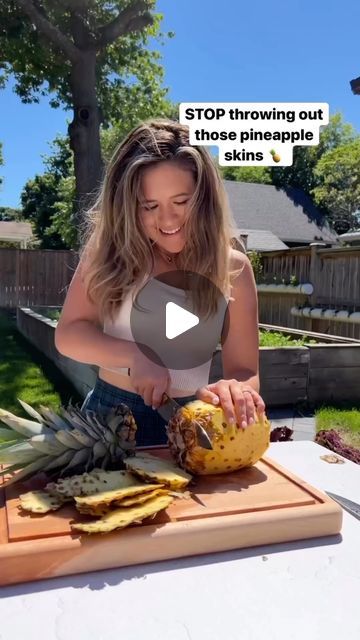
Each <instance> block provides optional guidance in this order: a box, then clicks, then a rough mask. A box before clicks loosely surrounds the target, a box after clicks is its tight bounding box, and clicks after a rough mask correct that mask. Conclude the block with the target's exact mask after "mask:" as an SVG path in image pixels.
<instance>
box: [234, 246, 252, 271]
mask: <svg viewBox="0 0 360 640" xmlns="http://www.w3.org/2000/svg"><path fill="white" fill-rule="evenodd" d="M249 267H250V269H251V262H250V260H249V258H248V257H247V255H246V253H243V252H242V251H239V250H238V249H233V248H230V271H238V270H241V271H242V270H243V269H245V270H248V269H249Z"/></svg>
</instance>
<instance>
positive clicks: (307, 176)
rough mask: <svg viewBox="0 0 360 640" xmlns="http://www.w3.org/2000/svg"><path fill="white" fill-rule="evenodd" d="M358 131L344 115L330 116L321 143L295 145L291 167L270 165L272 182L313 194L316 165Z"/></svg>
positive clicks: (316, 182) (355, 135)
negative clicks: (326, 154)
mask: <svg viewBox="0 0 360 640" xmlns="http://www.w3.org/2000/svg"><path fill="white" fill-rule="evenodd" d="M356 137H357V133H356V131H355V129H354V128H353V126H352V125H351V124H347V123H344V122H343V120H342V115H341V114H340V113H335V114H334V115H332V116H330V118H329V124H328V125H326V126H324V127H321V130H320V136H319V144H318V145H315V146H312V147H294V150H293V164H292V165H291V166H290V167H270V175H271V182H272V184H274V185H275V186H277V187H285V186H290V187H296V188H297V189H302V191H304V192H305V193H307V194H309V195H311V192H312V190H313V189H314V188H315V187H316V186H318V184H319V183H318V178H317V176H316V173H315V167H316V165H317V163H318V162H319V160H320V158H321V157H322V156H323V155H324V153H327V151H330V150H331V149H335V148H337V147H339V146H340V145H343V144H347V143H348V142H352V141H353V140H355V139H356Z"/></svg>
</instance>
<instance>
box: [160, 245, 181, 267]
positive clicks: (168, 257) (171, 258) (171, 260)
mask: <svg viewBox="0 0 360 640" xmlns="http://www.w3.org/2000/svg"><path fill="white" fill-rule="evenodd" d="M155 246H156V248H157V251H158V253H159V254H160V256H161V257H162V258H163V260H165V261H166V262H167V263H168V264H175V258H176V257H177V256H178V255H179V254H178V253H167V252H166V251H164V249H160V248H159V246H158V245H155Z"/></svg>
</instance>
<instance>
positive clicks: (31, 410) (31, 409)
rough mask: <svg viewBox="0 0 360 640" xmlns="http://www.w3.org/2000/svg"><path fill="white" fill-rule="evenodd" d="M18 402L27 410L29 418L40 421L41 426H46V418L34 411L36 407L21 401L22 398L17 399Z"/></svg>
mask: <svg viewBox="0 0 360 640" xmlns="http://www.w3.org/2000/svg"><path fill="white" fill-rule="evenodd" d="M17 401H18V402H20V404H21V406H22V408H23V409H25V411H26V413H28V414H29V416H31V417H32V418H35V420H38V421H39V422H40V423H41V424H44V418H43V417H42V415H41V414H40V413H38V411H36V410H35V409H34V407H31V406H30V405H29V404H27V402H24V400H20V398H17Z"/></svg>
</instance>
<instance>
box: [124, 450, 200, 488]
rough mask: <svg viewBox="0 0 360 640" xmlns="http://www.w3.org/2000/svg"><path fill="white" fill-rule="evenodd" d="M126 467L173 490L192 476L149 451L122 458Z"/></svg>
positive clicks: (185, 485)
mask: <svg viewBox="0 0 360 640" xmlns="http://www.w3.org/2000/svg"><path fill="white" fill-rule="evenodd" d="M124 463H125V465H126V468H127V469H128V470H129V471H131V472H132V473H135V474H136V475H137V476H139V477H140V478H143V479H144V480H148V481H150V482H153V481H156V482H159V483H161V484H164V485H165V486H166V487H169V488H170V489H172V490H174V491H182V490H183V489H185V487H187V485H188V484H189V482H190V480H192V476H191V475H189V474H188V473H186V472H185V471H184V470H183V469H180V468H179V467H177V466H176V465H175V464H174V463H172V462H171V461H167V460H163V459H162V458H157V457H156V456H152V455H151V454H149V453H143V454H141V455H140V454H138V455H136V456H132V457H131V458H127V459H126V460H124Z"/></svg>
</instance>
